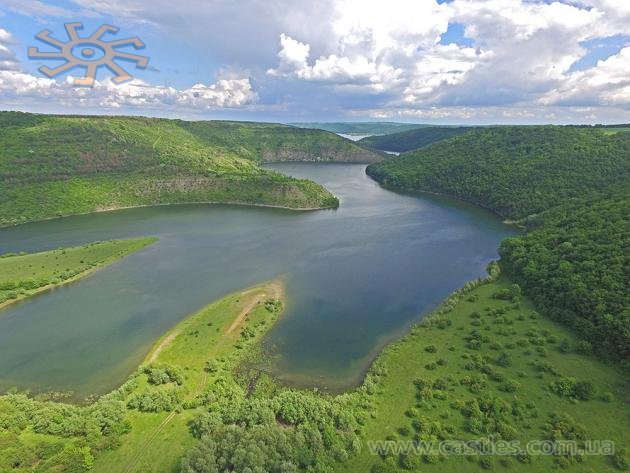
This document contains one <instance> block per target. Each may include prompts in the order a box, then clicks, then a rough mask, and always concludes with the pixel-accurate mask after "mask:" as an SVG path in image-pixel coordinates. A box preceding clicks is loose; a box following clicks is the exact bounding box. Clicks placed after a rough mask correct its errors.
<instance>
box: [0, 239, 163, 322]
mask: <svg viewBox="0 0 630 473" xmlns="http://www.w3.org/2000/svg"><path fill="white" fill-rule="evenodd" d="M140 239H142V238H140ZM120 240H121V241H122V240H136V238H122V239H120ZM146 240H147V241H146V243H144V244H143V245H142V246H141V247H139V248H137V249H135V250H133V251H131V252H128V253H125V254H122V255H115V256H112V257H110V258H108V259H106V260H105V261H103V262H101V263H99V264H97V265H96V266H94V267H92V268H89V269H86V270H85V271H83V272H81V273H79V274H77V275H75V276H72V277H71V278H69V279H66V280H65V281H60V282H58V283H56V284H48V285H46V286H42V287H38V288H37V289H34V290H33V291H32V292H29V293H28V294H21V295H18V297H17V298H16V299H9V300H6V301H4V302H2V303H0V316H1V315H2V312H3V311H4V309H6V308H8V307H10V306H12V305H14V304H18V303H20V302H24V301H26V300H28V299H30V298H31V297H35V296H39V295H42V294H45V293H47V292H50V291H53V290H55V289H57V288H60V287H63V286H67V285H70V284H73V283H75V282H77V281H78V280H80V279H83V278H85V277H88V276H90V275H92V274H93V273H95V272H96V271H98V270H99V269H102V268H105V267H107V266H109V265H111V264H113V263H115V262H116V261H119V260H121V259H123V258H124V257H126V256H129V255H130V254H132V253H135V252H136V251H140V250H142V249H144V248H146V247H147V246H149V245H152V244H153V243H155V242H156V241H158V238H157V237H147V238H146ZM38 253H45V251H43V252H38ZM28 254H37V253H28Z"/></svg>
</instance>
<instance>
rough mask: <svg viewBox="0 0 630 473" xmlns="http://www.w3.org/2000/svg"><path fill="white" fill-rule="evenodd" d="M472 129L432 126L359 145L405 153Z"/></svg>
mask: <svg viewBox="0 0 630 473" xmlns="http://www.w3.org/2000/svg"><path fill="white" fill-rule="evenodd" d="M472 129H473V128H472V127H465V126H457V127H447V126H430V127H424V128H418V129H414V130H407V131H401V132H398V133H391V134H388V135H382V136H368V137H367V138H363V139H360V140H359V141H358V143H359V144H361V145H363V146H366V147H368V148H373V149H378V150H383V151H394V152H396V153H405V152H407V151H411V150H414V149H420V148H424V147H425V146H428V145H430V144H432V143H436V142H438V141H442V140H445V139H448V138H452V137H453V136H457V135H461V134H463V133H466V132H467V131H470V130H472Z"/></svg>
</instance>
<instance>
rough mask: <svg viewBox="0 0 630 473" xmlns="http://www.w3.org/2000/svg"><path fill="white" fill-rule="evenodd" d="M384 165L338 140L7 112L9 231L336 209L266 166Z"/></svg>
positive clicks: (235, 127)
mask: <svg viewBox="0 0 630 473" xmlns="http://www.w3.org/2000/svg"><path fill="white" fill-rule="evenodd" d="M376 159H380V156H379V155H378V154H376V153H374V152H372V151H368V150H366V149H364V148H362V147H359V146H357V145H356V144H354V143H352V142H351V141H349V140H346V139H343V138H341V137H339V136H336V135H334V134H332V133H327V132H324V131H320V130H305V129H304V130H303V129H298V128H293V127H288V126H283V125H273V124H260V123H245V122H243V123H237V122H211V121H204V122H184V121H181V120H165V119H156V118H132V117H76V116H51V115H33V114H26V113H20V112H0V183H1V184H2V185H1V186H0V226H2V225H8V224H14V223H21V222H24V221H29V220H37V219H42V218H48V217H54V216H57V215H68V214H74V213H82V212H91V211H94V210H99V209H107V208H117V207H123V206H133V205H153V204H160V203H177V202H210V201H212V202H239V203H256V204H265V205H277V206H285V207H292V208H321V207H335V206H336V205H337V200H336V198H335V197H334V196H332V195H331V194H330V193H329V192H328V191H326V190H325V189H324V188H323V187H321V186H320V185H318V184H315V183H313V182H310V181H306V180H298V179H293V178H289V177H287V176H283V175H281V174H279V173H276V172H272V171H269V170H265V169H263V168H261V167H260V166H259V163H260V162H262V161H278V160H280V161H286V160H298V161H339V160H349V161H358V162H370V161H374V160H376Z"/></svg>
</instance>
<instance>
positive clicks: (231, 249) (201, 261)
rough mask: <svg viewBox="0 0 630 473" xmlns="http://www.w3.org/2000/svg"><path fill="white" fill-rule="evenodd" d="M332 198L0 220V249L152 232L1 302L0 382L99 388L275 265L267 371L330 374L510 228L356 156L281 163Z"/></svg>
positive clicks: (344, 373) (419, 309)
mask: <svg viewBox="0 0 630 473" xmlns="http://www.w3.org/2000/svg"><path fill="white" fill-rule="evenodd" d="M271 167H273V168H275V169H276V170H279V171H282V172H285V173H287V174H291V175H294V176H298V177H308V178H310V179H313V180H315V181H317V182H320V183H322V184H323V185H325V186H326V187H328V188H329V189H330V190H331V191H332V192H333V193H334V194H335V195H337V196H338V197H340V199H341V206H340V208H339V209H338V210H325V211H317V212H293V211H286V210H280V209H269V208H253V207H240V206H227V205H181V206H165V207H153V208H139V209H129V210H120V211H116V212H106V213H100V214H91V215H83V216H76V217H68V218H63V219H56V220H50V221H45V222H38V223H32V224H27V225H21V226H18V227H12V228H6V229H0V253H4V252H7V251H38V250H44V249H51V248H57V247H61V246H72V245H78V244H82V243H86V242H89V241H95V240H105V239H111V238H128V237H135V236H143V235H156V236H158V237H159V238H160V240H159V241H158V242H157V243H156V244H154V245H152V246H151V247H148V248H146V249H144V250H142V251H140V252H138V253H135V254H133V255H131V256H129V257H127V258H125V259H123V260H121V261H119V262H117V263H115V264H113V265H111V266H109V267H107V268H105V269H102V270H100V271H98V272H96V273H94V274H93V275H91V276H90V277H87V278H85V279H83V280H81V281H79V282H77V283H75V284H72V285H69V286H67V287H64V288H59V289H57V290H55V291H53V292H51V293H48V294H45V295H42V296H40V297H35V298H33V299H30V300H27V301H25V302H23V303H21V304H18V305H16V306H13V307H10V308H9V309H7V310H5V311H3V312H2V313H0V389H7V388H9V387H12V386H17V387H20V388H31V389H34V390H42V389H55V390H73V391H75V392H76V393H77V395H78V396H84V395H87V394H91V393H102V392H106V391H108V390H110V389H112V388H113V387H115V386H116V385H118V384H119V383H120V382H122V381H123V380H124V379H125V377H126V376H127V375H128V374H129V373H130V372H131V371H132V370H133V369H134V368H135V367H136V366H137V364H138V363H139V362H140V361H141V360H142V358H143V356H144V355H145V354H146V352H147V351H148V349H149V348H150V346H151V344H152V343H153V341H154V340H155V339H156V338H158V337H159V336H160V335H162V334H163V333H164V332H165V331H166V330H168V329H169V328H170V327H171V326H173V325H174V324H175V323H177V322H178V321H179V320H181V319H182V318H184V317H185V316H186V315H188V314H190V313H191V312H193V311H195V310H197V309H199V308H200V307H203V306H204V305H206V304H208V303H209V302H211V301H212V300H214V299H216V298H218V297H220V296H222V295H224V294H226V293H229V292H231V291H235V290H238V289H241V288H244V287H246V286H249V285H252V284H255V283H258V282H261V281H264V280H267V279H270V278H273V277H276V276H278V275H285V277H286V280H287V294H288V307H287V311H286V313H285V316H284V317H283V318H282V319H281V321H280V322H279V323H278V324H277V326H276V327H275V328H274V329H273V330H272V331H271V333H270V334H269V336H268V339H267V342H268V343H267V344H268V346H270V347H272V350H273V352H274V353H277V354H278V355H279V357H278V361H277V363H276V367H275V368H276V374H277V375H278V377H280V378H281V379H284V380H286V381H288V382H293V383H298V384H312V383H315V384H319V385H323V386H329V387H343V386H347V385H349V384H352V383H354V382H357V381H358V380H359V379H360V376H361V374H362V373H363V372H364V370H365V369H366V367H367V366H368V365H369V362H370V360H371V359H372V357H373V356H374V354H375V352H376V351H377V350H378V349H379V347H381V346H382V344H383V343H385V342H386V341H388V340H390V339H392V338H393V337H396V336H398V335H400V333H402V331H403V330H404V329H405V327H407V326H408V325H409V323H411V322H413V321H415V320H418V319H419V318H420V317H421V316H422V315H423V314H425V313H427V312H428V311H429V310H430V309H431V308H432V307H434V306H435V305H436V304H437V303H439V301H440V300H441V299H443V298H444V297H446V296H447V295H448V294H449V293H450V292H452V291H453V290H454V289H456V288H457V287H459V286H461V285H462V284H463V283H464V282H465V281H467V280H470V279H472V278H475V277H478V276H482V275H483V274H484V269H485V266H486V265H487V263H488V262H489V261H490V260H491V259H494V258H496V256H497V246H498V244H499V242H500V241H501V240H502V239H503V238H504V237H505V236H507V235H510V234H512V233H513V229H512V228H511V227H509V226H506V225H504V224H502V223H501V222H500V221H499V220H498V219H497V218H496V217H494V216H493V215H491V214H489V213H488V212H485V211H483V210H480V209H477V208H474V207H471V206H469V205H466V204H462V203H458V202H454V201H451V200H449V199H444V198H438V197H416V196H405V195H400V194H396V193H393V192H390V191H387V190H384V189H382V188H380V187H379V186H378V184H376V183H375V182H373V181H372V180H371V179H369V178H368V177H367V176H366V175H365V172H364V171H365V166H362V165H321V164H320V165H316V164H281V165H280V164H279V165H273V166H271Z"/></svg>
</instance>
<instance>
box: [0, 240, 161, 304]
mask: <svg viewBox="0 0 630 473" xmlns="http://www.w3.org/2000/svg"><path fill="white" fill-rule="evenodd" d="M156 240H157V238H154V237H150V238H138V239H132V240H112V241H103V242H96V243H90V244H87V245H84V246H77V247H74V248H65V249H58V250H51V251H44V252H41V253H30V254H19V255H11V254H7V255H4V256H2V257H0V308H2V307H4V306H6V305H8V304H11V303H13V302H17V301H19V300H22V299H25V298H27V297H29V296H32V295H34V294H36V293H39V292H42V291H46V290H48V289H51V288H53V287H55V286H58V285H61V284H67V283H69V282H72V281H75V280H78V279H80V278H82V277H84V276H86V275H87V274H89V273H91V272H92V271H95V270H96V269H98V268H101V267H103V266H106V265H108V264H111V263H113V262H114V261H116V260H118V259H120V258H122V257H124V256H126V255H128V254H129V253H133V252H134V251H138V250H140V249H142V248H144V247H145V246H147V245H150V244H151V243H153V242H155V241H156Z"/></svg>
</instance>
